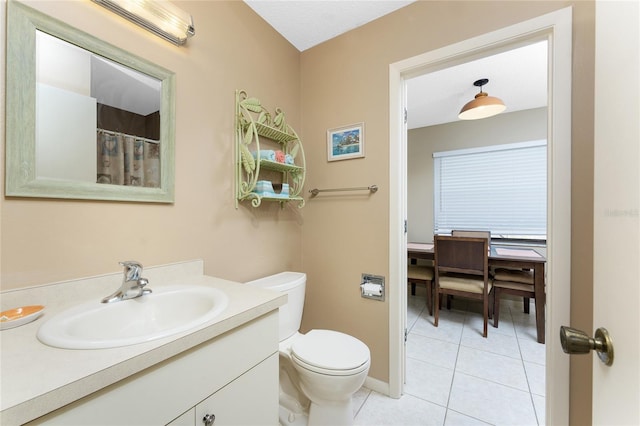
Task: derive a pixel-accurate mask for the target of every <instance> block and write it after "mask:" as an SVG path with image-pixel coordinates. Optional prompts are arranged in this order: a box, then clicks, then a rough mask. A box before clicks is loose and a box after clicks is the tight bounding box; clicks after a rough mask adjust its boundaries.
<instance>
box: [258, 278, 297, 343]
mask: <svg viewBox="0 0 640 426" xmlns="http://www.w3.org/2000/svg"><path fill="white" fill-rule="evenodd" d="M246 284H249V285H254V286H256V287H260V288H266V289H269V290H274V291H279V292H281V293H286V294H287V303H286V304H284V305H282V306H280V312H279V323H280V329H279V336H280V341H281V342H282V341H283V340H285V339H286V338H288V337H290V336H292V335H293V334H295V333H296V332H297V331H298V330H299V329H300V323H301V322H302V309H303V307H304V292H305V286H306V284H307V274H305V273H302V272H289V271H287V272H280V273H279V274H275V275H269V276H268V277H264V278H259V279H257V280H254V281H249V282H247V283H246Z"/></svg>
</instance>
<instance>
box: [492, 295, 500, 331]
mask: <svg viewBox="0 0 640 426" xmlns="http://www.w3.org/2000/svg"><path fill="white" fill-rule="evenodd" d="M493 291H494V294H493V326H494V327H495V328H498V318H499V317H500V289H499V288H497V287H494V288H493Z"/></svg>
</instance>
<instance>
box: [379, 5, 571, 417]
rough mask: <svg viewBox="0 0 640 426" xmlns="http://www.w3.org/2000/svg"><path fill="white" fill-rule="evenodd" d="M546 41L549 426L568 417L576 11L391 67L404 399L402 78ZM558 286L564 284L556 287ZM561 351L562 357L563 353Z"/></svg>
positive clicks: (393, 227)
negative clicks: (564, 330)
mask: <svg viewBox="0 0 640 426" xmlns="http://www.w3.org/2000/svg"><path fill="white" fill-rule="evenodd" d="M543 39H546V40H548V52H549V53H548V58H549V60H548V69H549V71H548V73H549V80H548V81H549V83H548V94H547V99H548V100H549V102H548V109H547V123H548V127H547V147H548V149H547V168H548V170H547V172H548V173H547V268H546V275H547V277H546V282H547V289H546V293H547V294H546V296H547V298H546V299H547V300H546V302H547V310H546V323H545V332H546V334H547V336H548V338H547V339H546V347H545V349H546V393H545V401H546V404H545V406H546V415H545V417H546V424H567V423H568V422H569V357H567V356H566V355H564V354H563V352H562V348H561V346H560V341H559V339H556V338H554V337H553V336H555V333H554V332H553V330H559V328H560V326H561V325H563V324H568V323H569V319H570V282H571V281H570V279H571V266H570V264H571V262H570V260H571V70H572V63H571V59H572V55H571V48H572V8H571V7H567V8H564V9H560V10H557V11H554V12H551V13H548V14H545V15H542V16H539V17H537V18H533V19H530V20H527V21H524V22H521V23H518V24H515V25H512V26H509V27H506V28H503V29H500V30H496V31H493V32H490V33H487V34H483V35H480V36H478V37H474V38H472V39H468V40H465V41H462V42H459V43H455V44H452V45H449V46H446V47H443V48H440V49H436V50H433V51H430V52H426V53H424V54H421V55H417V56H414V57H412V58H408V59H405V60H402V61H399V62H395V63H393V64H390V65H389V282H391V283H399V284H398V285H393V286H389V293H388V294H389V395H390V396H391V397H394V398H400V397H401V396H402V393H403V386H404V372H405V361H406V358H405V347H404V340H405V324H406V298H407V296H406V285H401V284H400V283H406V279H407V277H406V263H407V254H406V243H407V236H406V229H405V220H406V218H407V199H406V198H407V196H406V187H407V158H406V152H407V132H406V130H405V124H404V109H405V105H406V84H405V80H407V79H409V78H412V77H416V76H418V75H421V74H426V73H428V72H433V71H436V70H440V69H443V68H447V67H451V66H454V65H457V64H459V63H463V62H468V61H471V60H474V59H477V58H479V57H483V56H488V55H493V54H496V53H499V52H502V51H506V50H510V49H513V48H515V47H518V46H522V45H526V44H530V43H532V42H534V41H539V40H543ZM553 283H559V284H558V285H553ZM563 355H564V356H563Z"/></svg>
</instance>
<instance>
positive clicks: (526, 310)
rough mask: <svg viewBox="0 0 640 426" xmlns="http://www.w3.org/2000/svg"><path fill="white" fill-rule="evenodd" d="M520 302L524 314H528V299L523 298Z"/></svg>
mask: <svg viewBox="0 0 640 426" xmlns="http://www.w3.org/2000/svg"><path fill="white" fill-rule="evenodd" d="M522 302H523V303H524V313H525V314H528V313H529V298H528V297H523V298H522Z"/></svg>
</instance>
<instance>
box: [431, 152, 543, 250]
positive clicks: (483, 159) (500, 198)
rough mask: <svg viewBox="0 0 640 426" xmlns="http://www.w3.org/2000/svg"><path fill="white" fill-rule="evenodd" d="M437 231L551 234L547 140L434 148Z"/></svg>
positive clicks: (535, 236)
mask: <svg viewBox="0 0 640 426" xmlns="http://www.w3.org/2000/svg"><path fill="white" fill-rule="evenodd" d="M433 157H434V209H435V212H434V219H435V224H434V231H435V233H437V234H441V233H449V232H451V230H453V229H468V230H488V231H491V234H492V237H493V238H531V239H546V234H547V143H546V140H539V141H530V142H521V143H514V144H505V145H495V146H490V147H483V148H477V149H476V148H474V149H464V150H455V151H446V152H439V153H434V154H433Z"/></svg>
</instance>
